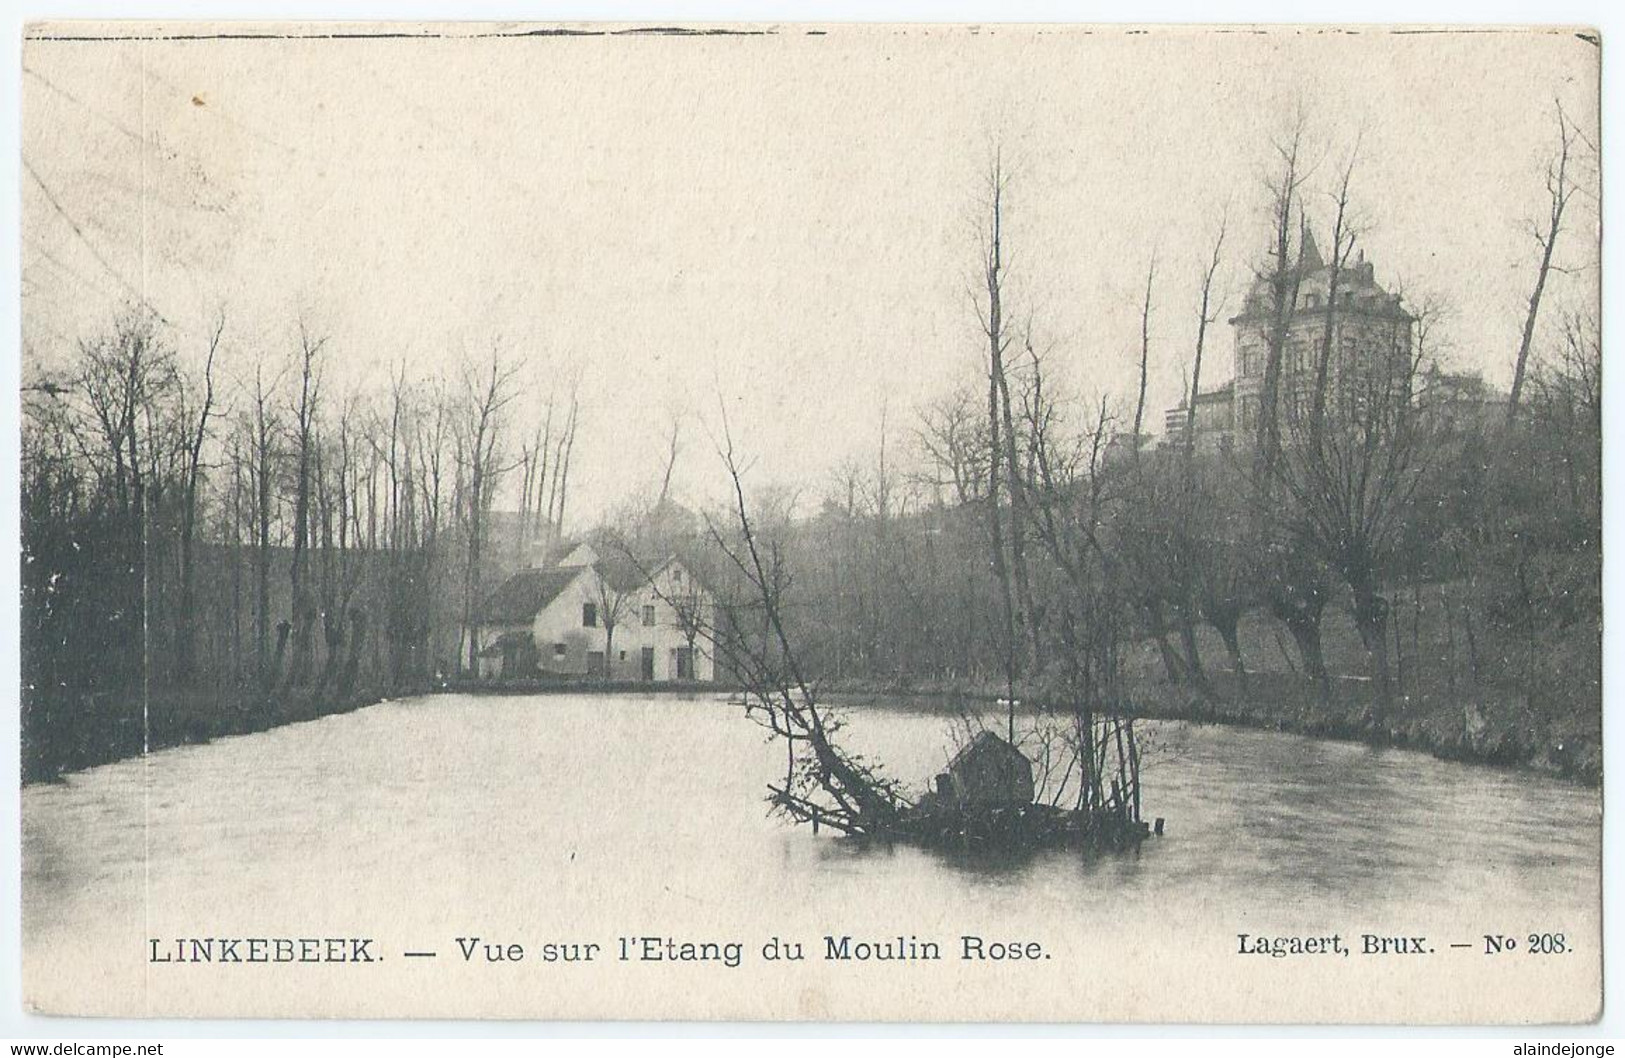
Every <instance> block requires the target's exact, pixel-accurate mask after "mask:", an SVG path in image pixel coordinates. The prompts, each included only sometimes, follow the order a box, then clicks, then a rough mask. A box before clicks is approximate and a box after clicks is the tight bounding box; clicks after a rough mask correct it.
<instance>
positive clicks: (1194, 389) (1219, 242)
mask: <svg viewBox="0 0 1625 1058" xmlns="http://www.w3.org/2000/svg"><path fill="white" fill-rule="evenodd" d="M1228 227H1229V215H1228V213H1227V214H1226V215H1225V216H1222V217H1220V218H1219V233H1218V235H1217V236H1215V237H1214V239H1213V253H1212V254H1211V255H1210V256H1209V258H1208V264H1207V268H1206V269H1205V270H1204V271H1203V272H1202V304H1201V307H1200V308H1199V309H1198V310H1197V313H1196V352H1195V355H1194V356H1193V357H1192V358H1191V388H1190V397H1189V399H1188V400H1187V401H1186V405H1185V466H1186V470H1187V471H1188V470H1189V469H1190V465H1191V457H1192V456H1193V455H1194V454H1195V452H1196V402H1197V398H1198V397H1200V396H1201V395H1202V353H1203V351H1204V348H1205V346H1206V344H1207V329H1208V328H1209V327H1211V326H1212V325H1213V323H1214V321H1215V320H1217V319H1218V312H1219V307H1220V306H1219V305H1216V304H1215V303H1214V300H1213V277H1214V276H1215V275H1217V274H1218V271H1219V263H1220V261H1221V260H1222V254H1223V253H1224V236H1225V231H1226V229H1227V228H1228Z"/></svg>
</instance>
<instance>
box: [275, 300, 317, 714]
mask: <svg viewBox="0 0 1625 1058" xmlns="http://www.w3.org/2000/svg"><path fill="white" fill-rule="evenodd" d="M326 344H327V338H326V337H325V336H323V337H320V338H318V337H316V336H315V335H314V334H312V333H311V332H310V330H309V328H308V327H306V325H305V322H304V320H300V322H299V349H298V360H297V365H298V367H297V370H298V383H297V388H296V392H295V394H294V398H293V405H292V408H291V414H292V416H293V421H292V429H293V446H294V496H293V559H292V562H291V564H290V566H289V572H288V579H289V586H290V592H289V599H290V600H291V604H292V614H291V616H290V628H289V632H290V635H291V640H292V645H293V657H292V659H291V660H290V662H289V665H288V672H287V674H286V678H285V686H286V687H288V688H292V687H294V686H296V685H298V684H299V683H301V682H303V681H304V679H305V676H306V674H307V669H308V668H309V666H310V654H311V641H310V636H311V627H312V625H313V624H314V623H315V618H316V603H315V601H314V599H313V598H312V597H311V595H310V589H309V579H308V572H309V571H308V568H307V567H308V563H309V552H310V538H311V486H312V480H311V470H312V465H313V460H314V457H315V442H316V437H315V432H316V414H317V407H318V403H319V400H320V397H321V383H322V363H321V353H322V349H323V348H324V347H325V346H326Z"/></svg>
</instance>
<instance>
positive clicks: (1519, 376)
mask: <svg viewBox="0 0 1625 1058" xmlns="http://www.w3.org/2000/svg"><path fill="white" fill-rule="evenodd" d="M1555 106H1556V109H1557V153H1556V155H1555V156H1554V157H1553V158H1552V159H1551V160H1550V161H1549V162H1547V163H1546V203H1547V208H1546V216H1545V218H1544V219H1543V222H1542V223H1541V224H1539V225H1538V226H1537V225H1535V224H1531V225H1530V235H1531V237H1532V238H1533V239H1534V240H1535V245H1536V247H1538V248H1539V250H1540V264H1539V266H1538V267H1537V268H1536V269H1535V288H1534V290H1532V291H1531V292H1530V294H1529V306H1528V311H1527V312H1526V313H1525V314H1524V319H1523V336H1522V338H1521V339H1520V340H1519V342H1518V357H1517V360H1515V361H1514V362H1513V367H1512V393H1511V395H1510V396H1509V397H1508V398H1507V411H1506V421H1507V425H1508V426H1511V425H1512V424H1513V423H1515V422H1517V420H1518V407H1519V403H1520V402H1521V401H1522V399H1523V387H1524V376H1525V373H1526V372H1527V370H1528V367H1529V351H1530V349H1531V348H1532V347H1533V346H1534V341H1535V323H1536V321H1537V319H1538V318H1539V316H1540V302H1541V298H1542V297H1543V296H1544V295H1545V293H1546V281H1547V279H1548V278H1549V277H1550V276H1551V273H1552V272H1553V271H1554V270H1559V271H1560V269H1557V268H1556V266H1555V265H1554V264H1553V263H1552V256H1553V253H1554V252H1555V251H1556V249H1557V239H1558V236H1559V235H1561V234H1562V232H1563V217H1564V214H1565V213H1566V212H1567V211H1568V208H1569V200H1570V199H1572V198H1573V197H1574V193H1575V191H1576V190H1577V189H1578V187H1579V182H1578V181H1576V180H1575V179H1574V174H1573V173H1571V172H1570V166H1571V165H1572V164H1573V162H1574V155H1575V152H1576V150H1577V149H1578V146H1579V144H1580V143H1581V142H1582V137H1581V135H1580V131H1579V128H1578V126H1576V125H1575V124H1574V123H1573V122H1571V121H1570V120H1569V118H1568V115H1567V114H1565V113H1564V112H1563V103H1562V101H1561V100H1559V101H1557V103H1556V104H1555Z"/></svg>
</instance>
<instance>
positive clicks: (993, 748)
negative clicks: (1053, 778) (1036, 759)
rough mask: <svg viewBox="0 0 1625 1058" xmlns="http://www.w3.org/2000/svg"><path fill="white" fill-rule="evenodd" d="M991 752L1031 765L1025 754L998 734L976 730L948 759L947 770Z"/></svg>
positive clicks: (953, 769) (952, 769)
mask: <svg viewBox="0 0 1625 1058" xmlns="http://www.w3.org/2000/svg"><path fill="white" fill-rule="evenodd" d="M992 754H998V755H999V756H1003V757H1010V758H1011V759H1019V760H1021V761H1023V762H1024V763H1026V764H1027V765H1028V766H1029V767H1030V766H1031V765H1032V761H1030V760H1028V759H1027V755H1026V754H1025V753H1023V752H1021V750H1019V749H1017V748H1016V747H1014V746H1012V745H1011V744H1010V743H1008V742H1006V741H1005V740H1004V739H1002V738H1000V737H999V736H998V735H995V734H994V733H993V732H991V731H978V732H976V734H975V735H973V736H972V737H971V740H970V741H969V742H967V743H965V744H964V745H963V746H961V747H960V748H959V752H958V753H955V754H954V755H953V757H952V759H950V760H949V761H948V771H950V772H953V771H955V770H957V769H958V768H959V767H960V765H962V764H964V763H966V762H967V761H970V760H972V759H974V758H976V757H981V756H988V755H992Z"/></svg>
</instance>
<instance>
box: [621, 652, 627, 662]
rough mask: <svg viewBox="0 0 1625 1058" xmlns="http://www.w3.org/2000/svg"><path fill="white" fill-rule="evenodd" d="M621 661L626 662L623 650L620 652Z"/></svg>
mask: <svg viewBox="0 0 1625 1058" xmlns="http://www.w3.org/2000/svg"><path fill="white" fill-rule="evenodd" d="M621 660H622V661H625V660H626V651H624V650H623V651H621Z"/></svg>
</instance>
